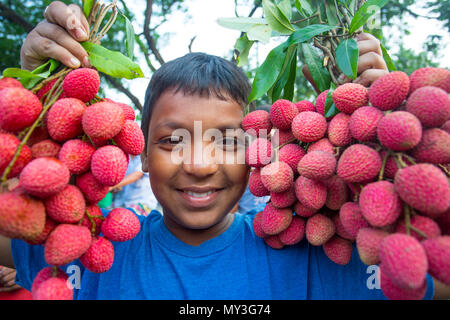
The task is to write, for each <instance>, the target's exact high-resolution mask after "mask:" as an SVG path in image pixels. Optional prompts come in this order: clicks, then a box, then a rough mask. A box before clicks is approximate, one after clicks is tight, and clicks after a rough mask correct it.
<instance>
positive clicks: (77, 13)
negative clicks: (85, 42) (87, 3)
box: [69, 4, 89, 35]
mask: <svg viewBox="0 0 450 320" xmlns="http://www.w3.org/2000/svg"><path fill="white" fill-rule="evenodd" d="M69 8H70V10H72V12H73V13H74V14H75V16H76V17H77V18H78V20H79V21H80V22H81V27H82V28H83V30H84V32H86V34H87V35H89V23H88V21H87V19H86V17H85V16H84V13H83V10H82V9H81V8H80V7H79V6H77V5H76V4H69Z"/></svg>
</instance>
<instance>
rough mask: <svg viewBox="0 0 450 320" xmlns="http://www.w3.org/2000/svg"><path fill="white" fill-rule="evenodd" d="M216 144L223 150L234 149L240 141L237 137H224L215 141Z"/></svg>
mask: <svg viewBox="0 0 450 320" xmlns="http://www.w3.org/2000/svg"><path fill="white" fill-rule="evenodd" d="M217 144H218V145H219V147H221V148H223V149H224V150H230V151H231V150H235V149H236V148H237V147H238V146H239V145H240V144H241V143H240V140H239V139H238V138H237V137H233V136H232V137H224V138H223V139H221V140H218V141H217Z"/></svg>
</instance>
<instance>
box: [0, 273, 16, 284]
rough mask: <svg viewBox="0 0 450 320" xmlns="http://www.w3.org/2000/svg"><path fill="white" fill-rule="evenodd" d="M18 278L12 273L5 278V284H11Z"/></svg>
mask: <svg viewBox="0 0 450 320" xmlns="http://www.w3.org/2000/svg"><path fill="white" fill-rule="evenodd" d="M15 278H16V272H15V271H14V272H11V273H8V274H6V275H4V276H3V283H9V282H11V281H12V282H14V279H15Z"/></svg>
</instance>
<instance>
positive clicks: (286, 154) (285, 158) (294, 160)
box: [278, 143, 306, 172]
mask: <svg viewBox="0 0 450 320" xmlns="http://www.w3.org/2000/svg"><path fill="white" fill-rule="evenodd" d="M305 154H306V152H305V150H304V149H303V148H302V147H300V146H299V145H298V144H294V143H289V144H287V145H285V146H283V147H281V148H280V150H279V151H278V160H279V161H282V162H285V163H287V164H288V165H289V166H290V167H291V169H292V171H294V172H296V170H297V165H298V163H299V161H300V160H301V159H302V158H303V157H304V156H305Z"/></svg>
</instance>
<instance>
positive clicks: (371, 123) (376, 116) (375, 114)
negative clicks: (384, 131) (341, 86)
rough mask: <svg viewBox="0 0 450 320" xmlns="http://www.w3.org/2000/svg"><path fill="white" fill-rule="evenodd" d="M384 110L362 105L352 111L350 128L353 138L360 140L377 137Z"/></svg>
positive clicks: (369, 139)
mask: <svg viewBox="0 0 450 320" xmlns="http://www.w3.org/2000/svg"><path fill="white" fill-rule="evenodd" d="M383 116H384V115H383V112H381V110H380V109H377V108H374V107H367V106H366V107H361V108H359V109H358V110H356V111H355V112H353V113H352V115H351V117H350V123H349V129H350V133H351V135H352V137H353V138H355V139H356V140H359V141H363V142H365V141H373V140H375V139H376V137H377V127H378V123H379V122H380V120H381V119H382V118H383Z"/></svg>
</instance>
